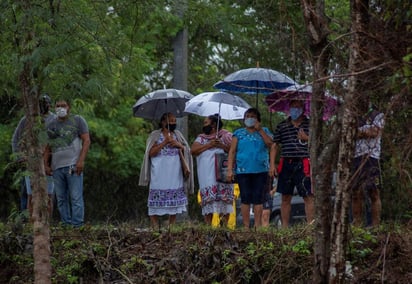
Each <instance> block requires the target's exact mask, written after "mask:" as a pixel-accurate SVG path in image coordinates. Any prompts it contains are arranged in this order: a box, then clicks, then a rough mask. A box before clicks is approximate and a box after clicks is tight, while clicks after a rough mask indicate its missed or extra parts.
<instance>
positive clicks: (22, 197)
mask: <svg viewBox="0 0 412 284" xmlns="http://www.w3.org/2000/svg"><path fill="white" fill-rule="evenodd" d="M26 209H27V189H26V178H25V177H22V178H21V181H20V211H21V212H23V211H24V210H26Z"/></svg>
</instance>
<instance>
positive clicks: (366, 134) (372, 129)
mask: <svg viewBox="0 0 412 284" xmlns="http://www.w3.org/2000/svg"><path fill="white" fill-rule="evenodd" d="M366 126H367V127H366ZM366 126H363V127H360V128H359V129H358V138H361V139H371V138H376V137H378V136H379V135H380V134H381V128H379V127H377V126H376V125H366Z"/></svg>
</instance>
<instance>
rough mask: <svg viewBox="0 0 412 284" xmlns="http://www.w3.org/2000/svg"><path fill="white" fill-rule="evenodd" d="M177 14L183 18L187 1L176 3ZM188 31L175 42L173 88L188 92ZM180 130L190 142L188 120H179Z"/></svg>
mask: <svg viewBox="0 0 412 284" xmlns="http://www.w3.org/2000/svg"><path fill="white" fill-rule="evenodd" d="M174 8H175V14H176V15H177V16H178V17H180V18H183V17H184V14H185V12H186V9H187V0H177V1H175V7H174ZM187 46H188V31H187V28H186V27H183V28H182V30H180V31H179V32H178V33H177V34H176V37H175V38H174V40H173V56H174V58H173V59H174V60H173V83H172V84H173V88H175V89H180V90H184V91H187V81H188V79H187V77H188V64H187V58H188V51H187V49H188V47H187ZM177 121H178V130H180V131H181V132H182V133H183V135H184V136H185V138H186V140H188V132H189V131H188V119H187V117H183V118H178V119H177Z"/></svg>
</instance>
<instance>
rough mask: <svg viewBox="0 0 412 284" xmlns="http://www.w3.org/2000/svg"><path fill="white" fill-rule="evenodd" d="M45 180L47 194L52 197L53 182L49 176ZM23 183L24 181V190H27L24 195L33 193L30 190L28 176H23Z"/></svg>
mask: <svg viewBox="0 0 412 284" xmlns="http://www.w3.org/2000/svg"><path fill="white" fill-rule="evenodd" d="M46 179H47V194H49V195H52V194H53V192H54V182H53V177H51V176H46ZM24 181H25V188H26V190H27V194H26V195H32V194H33V192H32V190H31V182H30V177H29V176H25V177H24Z"/></svg>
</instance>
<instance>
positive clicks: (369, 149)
mask: <svg viewBox="0 0 412 284" xmlns="http://www.w3.org/2000/svg"><path fill="white" fill-rule="evenodd" d="M383 127H384V115H383V113H381V112H379V111H377V110H375V109H374V108H373V107H372V105H370V107H369V110H368V112H367V113H366V115H364V116H363V117H361V118H360V119H359V126H358V133H357V140H356V148H355V159H354V162H353V167H354V168H353V173H354V183H353V187H352V214H353V224H354V225H357V226H359V225H361V224H362V223H363V222H362V209H363V203H364V199H365V196H366V198H367V200H368V199H370V214H371V223H372V224H371V225H372V226H377V225H379V223H380V214H381V208H382V205H381V199H380V193H379V185H380V182H379V181H380V174H381V173H380V166H379V159H380V155H381V136H382V129H383Z"/></svg>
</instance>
